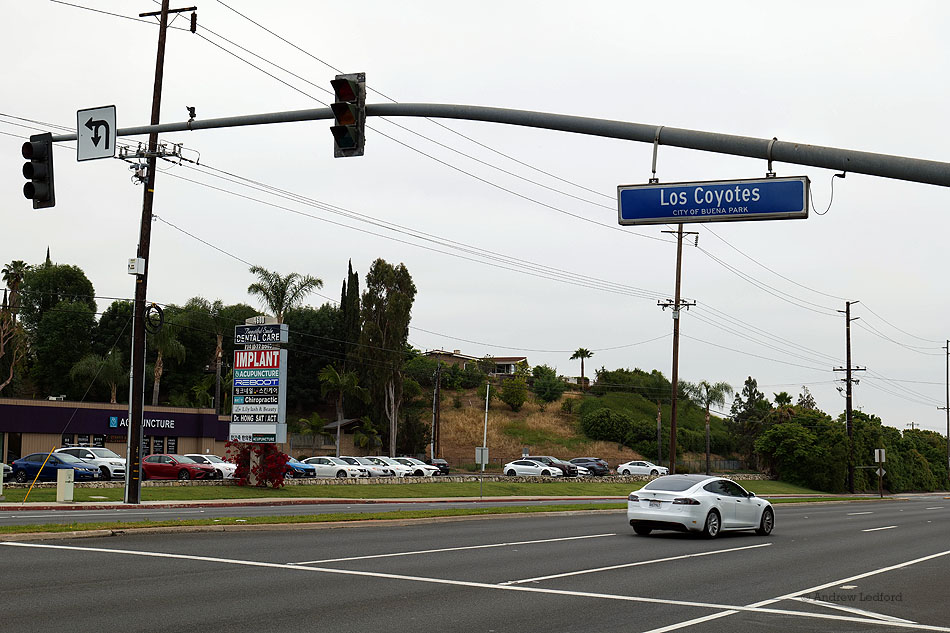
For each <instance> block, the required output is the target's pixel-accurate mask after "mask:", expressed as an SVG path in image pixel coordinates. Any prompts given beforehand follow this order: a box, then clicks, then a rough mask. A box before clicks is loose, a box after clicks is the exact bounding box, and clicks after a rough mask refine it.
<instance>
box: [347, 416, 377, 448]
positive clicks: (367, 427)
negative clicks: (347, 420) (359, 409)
mask: <svg viewBox="0 0 950 633" xmlns="http://www.w3.org/2000/svg"><path fill="white" fill-rule="evenodd" d="M353 442H354V443H355V444H356V445H357V446H359V447H360V448H362V449H363V450H369V451H372V450H374V449H376V448H379V447H380V446H382V445H383V439H382V438H381V437H380V436H379V431H377V430H376V427H375V426H374V425H373V422H372V421H371V420H370V419H369V418H368V417H366V416H364V417H363V418H362V419H361V423H360V425H359V426H358V427H357V428H356V430H355V431H353Z"/></svg>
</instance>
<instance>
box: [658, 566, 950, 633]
mask: <svg viewBox="0 0 950 633" xmlns="http://www.w3.org/2000/svg"><path fill="white" fill-rule="evenodd" d="M947 554H950V550H946V551H943V552H938V553H936V554H930V555H929V556H922V557H921V558H915V559H913V560H909V561H906V562H903V563H897V564H896V565H891V566H889V567H881V568H880V569H874V570H871V571H868V572H864V573H863V574H858V575H857V576H851V577H849V578H841V579H840V580H835V581H834V582H828V583H825V584H823V585H816V586H814V587H809V588H808V589H802V590H801V591H796V592H793V593H787V594H785V595H784V596H778V597H777V598H771V599H769V600H762V601H760V602H755V603H753V604H750V605H747V606H746V607H732V608H731V609H730V610H728V611H722V612H720V613H713V614H711V615H707V616H703V617H701V618H695V619H693V620H685V621H683V622H677V623H676V624H670V625H669V626H664V627H662V628H658V629H650V630H649V631H644V632H643V633H669V632H670V631H678V630H680V629H684V628H686V627H688V626H692V625H693V624H700V623H702V622H708V621H710V620H717V619H719V618H724V617H727V616H730V615H735V614H736V613H739V612H740V611H744V610H746V611H747V610H759V611H764V612H772V611H773V610H772V609H763V608H762V607H764V606H766V605H769V604H775V603H776V602H782V601H783V600H791V599H792V598H797V597H798V596H801V595H804V594H806V593H815V592H817V591H821V590H822V589H828V588H829V587H834V586H835V585H844V584H845V583H851V582H854V581H855V580H861V579H862V578H868V577H870V576H876V575H878V574H883V573H885V572H889V571H894V570H895V569H903V568H904V567H909V566H911V565H916V564H917V563H923V562H926V561H928V560H933V559H935V558H940V557H941V556H946V555H947ZM791 613H798V612H797V611H792V612H791ZM865 622H867V623H869V624H892V623H886V622H884V621H883V620H865ZM893 626H905V627H907V628H911V629H916V628H921V627H925V626H927V625H925V624H893ZM928 628H929V629H931V630H939V629H940V627H928Z"/></svg>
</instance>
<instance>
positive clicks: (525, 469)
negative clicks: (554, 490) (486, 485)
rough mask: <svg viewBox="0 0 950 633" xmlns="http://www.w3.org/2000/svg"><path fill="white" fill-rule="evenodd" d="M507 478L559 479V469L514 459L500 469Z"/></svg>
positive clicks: (530, 460) (528, 460) (529, 460)
mask: <svg viewBox="0 0 950 633" xmlns="http://www.w3.org/2000/svg"><path fill="white" fill-rule="evenodd" d="M501 470H502V472H503V473H505V474H506V475H508V476H509V477H515V476H525V475H528V476H531V475H538V476H541V477H560V476H561V475H562V473H561V469H560V468H557V467H555V466H548V465H547V464H543V463H541V462H536V461H534V460H533V459H516V460H515V461H513V462H508V463H507V464H505V466H504V468H502V469H501Z"/></svg>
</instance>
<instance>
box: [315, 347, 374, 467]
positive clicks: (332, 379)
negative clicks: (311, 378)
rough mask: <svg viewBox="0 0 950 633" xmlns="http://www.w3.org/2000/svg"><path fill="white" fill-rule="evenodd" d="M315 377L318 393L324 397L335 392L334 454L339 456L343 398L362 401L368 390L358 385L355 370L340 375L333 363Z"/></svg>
mask: <svg viewBox="0 0 950 633" xmlns="http://www.w3.org/2000/svg"><path fill="white" fill-rule="evenodd" d="M317 378H318V379H319V380H320V382H321V383H322V384H321V385H320V393H321V394H323V396H324V397H326V395H327V394H328V393H331V392H332V393H335V394H336V419H337V427H336V456H337V457H339V456H340V424H339V422H340V421H341V420H343V398H345V397H348V396H352V397H355V398H358V399H359V400H361V401H363V402H366V398H367V397H368V396H369V391H367V390H366V389H364V388H363V387H360V386H359V384H358V383H359V377H358V376H357V375H356V372H355V371H347V372H344V373H343V374H342V375H341V374H340V373H339V372H338V371H337V370H336V368H335V367H334V366H333V365H327V366H326V367H324V368H323V369H321V370H320V373H319V374H317Z"/></svg>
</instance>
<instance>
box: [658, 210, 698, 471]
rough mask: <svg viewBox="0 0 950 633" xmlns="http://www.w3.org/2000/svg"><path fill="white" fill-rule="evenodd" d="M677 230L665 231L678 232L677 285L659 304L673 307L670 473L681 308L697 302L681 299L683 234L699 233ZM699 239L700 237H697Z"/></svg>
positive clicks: (679, 226) (673, 459) (673, 467)
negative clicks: (667, 297)
mask: <svg viewBox="0 0 950 633" xmlns="http://www.w3.org/2000/svg"><path fill="white" fill-rule="evenodd" d="M676 226H677V229H676V231H663V232H664V233H676V286H675V288H674V290H673V301H666V302H662V301H658V302H657V305H658V306H660V307H661V308H663V309H664V310H665V309H666V308H673V375H672V378H671V382H672V383H673V397H672V398H671V399H670V468H669V471H670V474H671V475H672V474H674V473H675V472H676V396H677V383H678V382H679V356H680V308H682V307H685V308H686V309H687V310H688V309H689V307H690V306H691V305H696V302H695V301H694V302H693V303H688V302H684V301H680V281H681V278H682V271H683V236H684V235H699V233H697V232H696V231H686V232H684V231H683V225H682V224H677V225H676ZM697 239H699V238H697Z"/></svg>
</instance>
